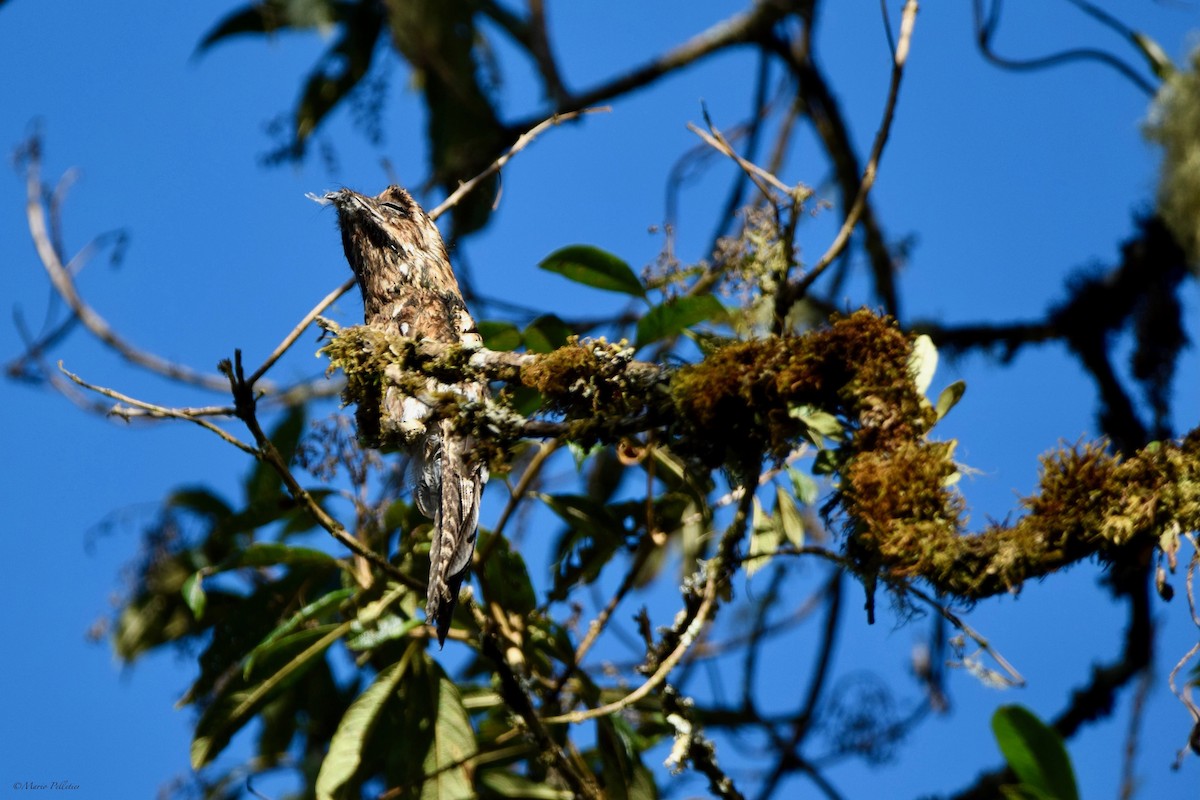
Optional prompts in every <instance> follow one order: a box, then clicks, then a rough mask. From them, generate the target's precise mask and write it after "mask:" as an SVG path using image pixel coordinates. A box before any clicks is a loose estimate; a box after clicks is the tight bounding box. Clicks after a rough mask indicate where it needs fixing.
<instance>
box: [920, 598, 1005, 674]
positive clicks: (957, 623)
mask: <svg viewBox="0 0 1200 800" xmlns="http://www.w3.org/2000/svg"><path fill="white" fill-rule="evenodd" d="M901 588H902V590H903V591H904V592H907V593H908V594H911V595H914V596H915V597H917V598H919V599H920V600H923V601H924V602H925V603H927V604H928V605H929V606H930V607H931V608H933V609H934V610H935V611H937V612H938V613H939V614H941V615H942V616H943V617H944V618H945V619H946V621H947V622H949V623H950V624H951V625H953V626H954V627H955V628H958V630H960V631H962V633H963V635H965V636H967V637H968V638H969V639H971V640H972V641H973V642H975V644H977V645H979V649H980V650H982V651H983V652H985V653H987V654H988V655H989V656H991V657H992V660H993V661H995V662H996V663H997V664H999V665H1000V668H1001V669H1003V670H1004V671H1005V672H1006V673H1007V674H1008V677H1007V678H1006V679H1005V680H1006V681H1007V682H1008V684H1009V685H1011V686H1024V685H1025V678H1024V677H1022V676H1021V673H1020V672H1017V669H1016V667H1014V666H1013V665H1012V664H1010V663H1009V662H1008V659H1006V658H1005V657H1004V656H1002V655H1001V654H1000V651H999V650H997V649H996V648H994V647H992V645H991V643H990V642H989V641H988V640H987V639H986V638H985V637H984V636H983V635H982V634H980V633H979V632H978V631H976V630H975V629H974V628H972V627H971V626H970V625H968V624H967V623H965V622H963V620H962V618H961V617H959V616H958V615H957V614H955V613H954V612H953V611H951V610H950V609H949V608H948V607H947V606H945V605H943V604H942V603H939V602H938V601H937V600H936V599H935V598H933V597H930V596H929V595H928V594H926V593H925V592H924V591H922V590H920V589H918V588H917V587H915V586H913V585H911V584H904V585H903V586H902V587H901Z"/></svg>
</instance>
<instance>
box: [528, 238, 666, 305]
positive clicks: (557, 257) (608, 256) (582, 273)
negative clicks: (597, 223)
mask: <svg viewBox="0 0 1200 800" xmlns="http://www.w3.org/2000/svg"><path fill="white" fill-rule="evenodd" d="M538 266H539V267H541V268H542V269H544V270H546V271H548V272H557V273H558V274H559V275H562V276H563V277H565V278H568V279H570V280H573V281H575V282H576V283H582V284H584V285H586V286H593V287H595V288H597V289H605V290H607V291H610V292H621V293H622V294H628V295H632V296H634V297H645V296H646V289H645V287H644V286H642V282H641V281H639V280H638V277H637V275H634V274H633V270H632V269H630V268H629V265H628V264H626V263H625V262H624V261H622V260H621V259H619V258H617V257H616V256H614V255H613V254H612V253H609V252H606V251H604V250H601V249H600V248H598V247H592V246H591V245H586V244H575V245H570V246H569V247H564V248H562V249H561V250H556V251H554V252H553V253H551V254H550V255H548V256H546V257H545V258H544V259H542V262H541V263H540V264H538Z"/></svg>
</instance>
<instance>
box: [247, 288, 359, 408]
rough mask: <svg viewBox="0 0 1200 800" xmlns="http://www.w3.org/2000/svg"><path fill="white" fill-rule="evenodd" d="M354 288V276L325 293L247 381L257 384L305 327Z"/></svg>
mask: <svg viewBox="0 0 1200 800" xmlns="http://www.w3.org/2000/svg"><path fill="white" fill-rule="evenodd" d="M352 288H354V278H348V279H347V280H346V282H345V283H343V284H342V285H341V286H339V287H338V288H336V289H334V290H333V291H332V292H330V293H329V294H327V295H325V297H323V298H322V299H321V302H319V303H317V304H316V305H315V306H313V307H312V309H311V310H310V311H309V312H308V313H307V314H305V315H304V319H302V320H300V322H299V323H297V324H296V327H295V328H292V332H291V333H289V334H288V335H287V336H285V337H284V339H283V341H282V342H280V343H279V346H278V347H276V348H275V350H274V352H272V353H271V355H269V356H267V360H266V361H264V362H263V363H262V366H260V367H259V368H258V369H256V370H255V371H254V374H253V375H251V376H250V377H249V378H247V379H246V382H247V383H249V384H251V385H256V384H257V383H258V381H259V379H260V378H262V376H263V375H264V374H265V373H266V371H267V370H269V369H270V368H271V367H272V366H274V364H275V362H276V361H278V360H279V359H280V357H281V356H282V355H283V354H284V353H286V352H287V350H288V348H289V347H291V346H292V345H293V344H295V343H296V340H297V339H299V338H300V334H302V333H304V329H305V328H307V327H308V326H309V325H311V324H312V322H313V320H315V319H316V318H317V317H318V316H320V315H321V312H322V311H324V310H325V309H327V308H329V306H331V305H332V304H333V303H334V302H335V301H336V300H337V299H338V298H339V297H341V296H342V295H344V294H345V293H346V292H348V291H350V290H351V289H352Z"/></svg>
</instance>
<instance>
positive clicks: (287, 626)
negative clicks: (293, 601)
mask: <svg viewBox="0 0 1200 800" xmlns="http://www.w3.org/2000/svg"><path fill="white" fill-rule="evenodd" d="M353 595H354V590H353V589H335V590H334V591H332V592H330V593H329V594H326V595H324V596H322V597H320V598H318V599H316V600H314V601H312V602H311V603H309V604H308V605H306V606H305V607H304V608H302V609H300V610H299V611H297V612H296V613H295V614H293V615H292V616H291V617H289V618H288V619H287V621H286V622H284V623H283V624H282V625H280V626H279V627H277V628H275V629H274V630H273V631H271V632H270V633H269V634H267V636H266V638H264V639H263V640H262V641H261V642H259V643H258V645H256V647H255V650H252V651H251V652H250V654H249V656H247V662H248V663H249V662H250V661H253V659H254V658H255V655H256V653H257V652H261V649H262V648H266V647H268V646H270V645H271V644H273V643H274V642H275V641H277V640H278V639H280V638H282V637H284V636H286V635H288V634H289V633H291V632H292V631H295V630H296V629H297V628H299V627H300V626H301V625H303V624H304V623H306V622H308V621H309V620H311V619H316V618H318V617H320V616H321V615H322V614H324V613H325V612H326V611H331V610H333V609H335V608H337V607H338V606H339V605H341V604H342V603H343V602H345V601H346V600H347V599H349V598H350V597H352V596H353Z"/></svg>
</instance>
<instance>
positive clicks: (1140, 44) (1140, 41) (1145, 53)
mask: <svg viewBox="0 0 1200 800" xmlns="http://www.w3.org/2000/svg"><path fill="white" fill-rule="evenodd" d="M1130 38H1131V39H1133V44H1134V46H1135V47H1137V49H1138V50H1139V51H1141V54H1142V58H1144V59H1146V63H1147V64H1149V65H1150V69H1152V70H1153V71H1154V74H1155V76H1157V77H1158V78H1159V79H1160V80H1164V81H1165V80H1166V79H1167V78H1170V77H1171V76H1172V75H1174V74H1175V63H1174V62H1173V61H1171V57H1170V56H1168V55H1167V54H1166V52H1165V51H1164V50H1163V49H1162V47H1160V46H1159V44H1158V42H1156V41H1154V40H1153V39H1151V38H1150V37H1149V36H1147V35H1146V34H1144V33H1141V32H1134V33H1133V35H1132V36H1131V37H1130Z"/></svg>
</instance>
